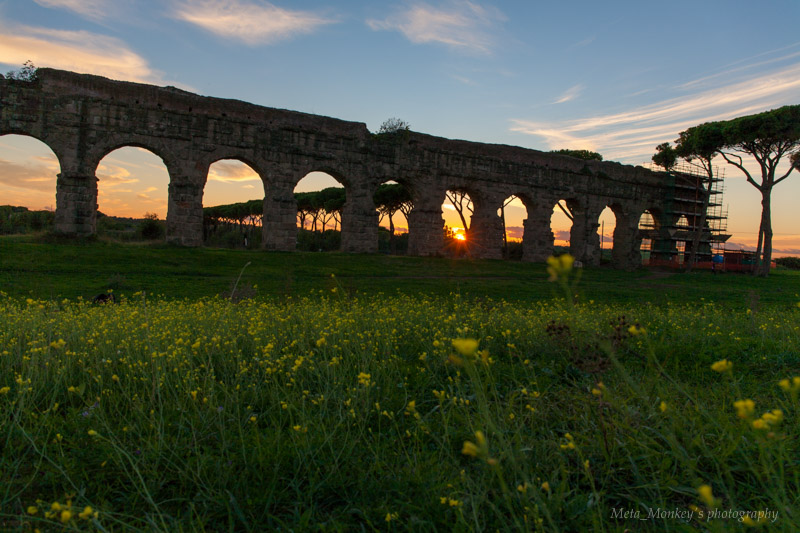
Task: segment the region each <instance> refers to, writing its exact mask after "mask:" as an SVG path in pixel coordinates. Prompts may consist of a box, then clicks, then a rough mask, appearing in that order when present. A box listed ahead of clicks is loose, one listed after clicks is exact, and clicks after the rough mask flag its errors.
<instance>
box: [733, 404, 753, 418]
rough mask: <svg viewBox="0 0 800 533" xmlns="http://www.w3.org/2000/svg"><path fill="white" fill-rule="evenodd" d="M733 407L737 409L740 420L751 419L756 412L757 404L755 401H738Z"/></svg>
mask: <svg viewBox="0 0 800 533" xmlns="http://www.w3.org/2000/svg"><path fill="white" fill-rule="evenodd" d="M733 407H734V408H736V416H738V417H739V418H750V416H751V415H752V414H753V411H755V408H756V404H755V403H754V402H753V400H738V401H735V402H733Z"/></svg>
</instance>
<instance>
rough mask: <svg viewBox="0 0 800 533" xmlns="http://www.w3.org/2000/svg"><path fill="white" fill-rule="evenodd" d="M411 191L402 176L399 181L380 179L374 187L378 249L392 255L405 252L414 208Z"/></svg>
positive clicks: (373, 196)
mask: <svg viewBox="0 0 800 533" xmlns="http://www.w3.org/2000/svg"><path fill="white" fill-rule="evenodd" d="M384 186H389V187H384ZM390 187H391V188H390ZM411 191H412V190H411V188H410V187H409V186H408V185H407V184H406V180H404V179H402V178H401V179H400V180H399V181H398V180H396V179H385V180H381V182H380V183H379V184H378V185H377V186H376V187H375V192H374V193H373V195H372V199H373V202H374V204H375V209H376V211H378V225H379V233H378V238H379V240H378V251H382V252H388V253H390V254H393V255H396V254H398V253H406V251H407V249H408V239H409V238H410V234H409V233H410V218H411V212H412V211H413V210H414V197H413V193H412V192H411Z"/></svg>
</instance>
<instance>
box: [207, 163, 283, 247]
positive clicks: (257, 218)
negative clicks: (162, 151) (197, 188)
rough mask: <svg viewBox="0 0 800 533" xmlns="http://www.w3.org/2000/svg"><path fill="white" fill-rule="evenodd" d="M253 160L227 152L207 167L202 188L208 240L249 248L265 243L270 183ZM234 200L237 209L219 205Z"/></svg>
mask: <svg viewBox="0 0 800 533" xmlns="http://www.w3.org/2000/svg"><path fill="white" fill-rule="evenodd" d="M248 161H249V162H248ZM251 162H252V160H251V159H250V158H248V157H241V156H235V157H224V156H223V157H219V158H215V159H214V160H213V161H212V162H211V163H210V164H209V165H208V166H207V167H206V168H207V171H206V173H205V177H204V179H203V183H204V186H203V192H202V197H203V242H204V243H206V244H211V245H216V246H224V247H245V248H257V247H259V246H260V245H261V241H262V239H263V232H262V229H261V228H262V227H263V219H264V198H265V195H266V188H267V184H266V180H265V179H264V177H263V175H262V174H261V173H260V172H259V171H258V170H257V169H256V167H254V166H253V165H252V164H251ZM198 167H200V165H198ZM201 168H202V167H201ZM240 182H241V183H240ZM248 182H249V183H248ZM254 182H258V184H257V185H256V184H255V183H254ZM242 183H245V184H244V185H243V184H242ZM245 188H248V189H249V190H245ZM232 204H236V208H235V209H232V208H225V207H218V206H226V205H232ZM234 211H235V212H234Z"/></svg>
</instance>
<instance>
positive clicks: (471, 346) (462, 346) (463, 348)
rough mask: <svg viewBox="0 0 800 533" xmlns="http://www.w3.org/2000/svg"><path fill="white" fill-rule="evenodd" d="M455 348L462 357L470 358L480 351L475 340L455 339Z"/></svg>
mask: <svg viewBox="0 0 800 533" xmlns="http://www.w3.org/2000/svg"><path fill="white" fill-rule="evenodd" d="M453 348H455V349H456V351H457V352H458V353H460V354H461V355H463V356H465V357H470V356H473V355H475V352H477V351H478V341H476V340H475V339H453Z"/></svg>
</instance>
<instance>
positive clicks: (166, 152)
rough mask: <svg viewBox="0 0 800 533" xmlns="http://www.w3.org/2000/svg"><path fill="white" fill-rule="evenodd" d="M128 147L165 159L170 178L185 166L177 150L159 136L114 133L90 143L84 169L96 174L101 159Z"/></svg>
mask: <svg viewBox="0 0 800 533" xmlns="http://www.w3.org/2000/svg"><path fill="white" fill-rule="evenodd" d="M127 147H131V148H142V149H144V150H147V151H148V152H152V153H153V154H154V155H156V156H158V157H159V158H160V159H161V161H163V163H164V166H166V167H167V172H168V173H169V175H170V178H172V176H173V174H175V173H177V172H179V171H180V169H181V168H182V166H183V165H182V164H181V160H180V158H179V155H178V154H176V153H175V151H176V150H175V149H174V148H171V147H168V146H167V145H166V144H165V143H164V142H163V141H162V139H160V138H158V137H150V136H146V135H131V136H127V135H118V134H112V135H109V136H108V137H107V138H106V139H103V140H99V141H97V142H95V143H93V144H91V145H90V147H89V149H88V150H87V153H86V155H85V156H84V157H83V159H82V166H83V170H85V171H86V172H88V173H90V174H92V175H94V174H95V173H96V172H97V166H98V165H99V164H100V161H102V160H103V159H105V158H106V156H108V155H109V154H110V153H111V152H114V151H116V150H119V149H120V148H127Z"/></svg>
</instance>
